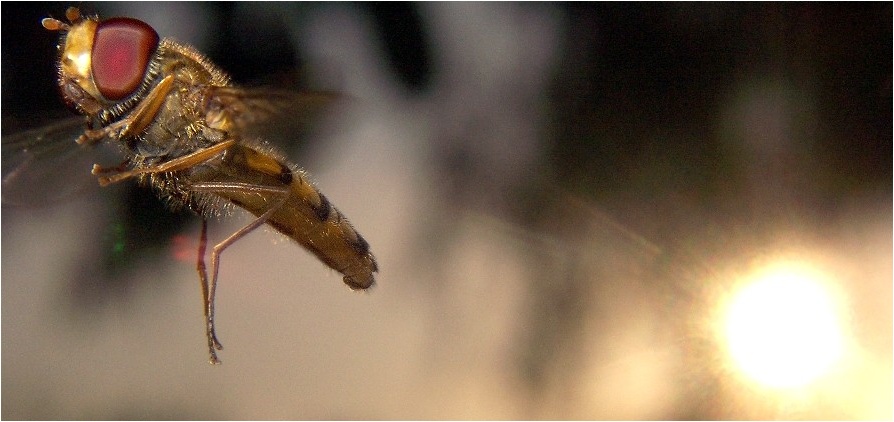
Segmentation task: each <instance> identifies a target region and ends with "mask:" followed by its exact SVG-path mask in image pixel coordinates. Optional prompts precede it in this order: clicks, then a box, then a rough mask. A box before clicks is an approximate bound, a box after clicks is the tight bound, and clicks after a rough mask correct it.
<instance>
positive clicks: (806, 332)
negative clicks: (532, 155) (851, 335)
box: [724, 265, 843, 388]
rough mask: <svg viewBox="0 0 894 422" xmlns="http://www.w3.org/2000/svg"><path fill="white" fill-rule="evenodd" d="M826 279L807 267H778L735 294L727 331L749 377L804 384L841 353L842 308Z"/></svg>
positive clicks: (771, 384)
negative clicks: (839, 311) (836, 302)
mask: <svg viewBox="0 0 894 422" xmlns="http://www.w3.org/2000/svg"><path fill="white" fill-rule="evenodd" d="M821 279H822V277H821V275H820V274H818V273H816V272H815V271H811V270H810V269H809V268H806V267H803V266H796V265H781V266H774V267H772V268H769V269H765V270H764V271H762V272H760V273H758V274H756V275H755V277H754V278H753V279H752V280H753V281H752V282H750V283H748V284H746V285H744V286H743V288H742V289H741V290H740V291H739V292H738V293H736V294H735V296H734V297H733V298H732V301H731V303H730V305H729V308H728V310H727V314H726V320H725V326H724V334H725V336H726V340H727V346H728V348H729V351H730V354H731V355H732V358H733V360H734V361H735V363H736V365H737V366H738V367H739V369H740V370H741V371H742V372H743V373H744V374H745V375H746V376H748V377H749V378H751V379H753V380H755V381H757V382H759V383H761V384H763V385H765V386H768V387H773V388H793V387H800V386H803V385H805V384H807V383H809V382H811V381H813V380H814V379H816V378H817V377H819V376H821V375H823V374H824V373H825V372H826V371H827V370H828V369H829V368H830V367H831V366H832V364H833V363H835V362H836V361H837V360H838V359H839V358H840V357H841V354H842V349H843V338H842V332H841V326H840V322H839V317H838V315H837V312H838V310H837V309H836V306H835V302H834V300H833V298H832V296H831V294H830V292H829V291H828V290H827V289H826V288H825V287H824V285H823V284H822V282H821Z"/></svg>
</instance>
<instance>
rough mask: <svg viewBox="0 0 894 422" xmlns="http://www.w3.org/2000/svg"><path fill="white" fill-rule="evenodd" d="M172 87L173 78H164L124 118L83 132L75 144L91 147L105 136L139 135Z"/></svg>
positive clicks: (152, 118)
mask: <svg viewBox="0 0 894 422" xmlns="http://www.w3.org/2000/svg"><path fill="white" fill-rule="evenodd" d="M173 85H174V76H173V75H168V76H166V77H165V78H164V79H162V80H161V82H159V83H158V84H157V85H155V87H154V88H152V90H151V91H149V93H148V94H146V98H145V99H144V100H143V101H140V103H139V105H137V107H136V108H135V109H134V111H133V112H131V113H130V114H129V115H128V116H127V117H126V118H124V119H122V120H120V121H118V122H115V123H113V124H110V125H108V126H105V127H103V128H100V129H87V130H85V131H84V133H83V134H82V135H81V136H80V137H78V139H77V143H78V144H80V145H84V144H87V145H92V144H95V143H96V142H99V141H100V140H101V139H102V138H105V137H106V136H109V137H112V138H116V139H117V138H121V137H126V136H131V135H132V134H136V133H140V132H141V131H142V130H143V129H145V128H146V126H148V125H149V124H150V123H151V122H152V121H153V120H154V119H155V115H156V114H158V111H159V109H161V106H162V104H164V101H165V99H166V98H167V96H168V93H169V92H170V91H171V89H172V88H173Z"/></svg>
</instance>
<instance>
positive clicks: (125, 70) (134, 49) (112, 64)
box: [93, 18, 158, 100]
mask: <svg viewBox="0 0 894 422" xmlns="http://www.w3.org/2000/svg"><path fill="white" fill-rule="evenodd" d="M156 46H158V33H156V32H155V30H154V29H152V27H151V26H149V25H148V24H146V23H145V22H142V21H138V20H136V19H130V18H113V19H109V20H107V21H103V22H100V24H99V27H97V28H96V36H95V38H94V39H93V80H94V81H95V82H96V88H97V89H99V92H100V93H101V94H102V95H103V96H104V97H106V99H109V100H121V99H123V98H125V97H127V96H129V95H131V94H133V93H134V91H136V90H137V88H138V87H139V86H140V83H141V82H142V81H143V77H144V76H145V75H146V70H147V67H148V66H149V60H150V59H151V58H152V53H154V52H155V47H156Z"/></svg>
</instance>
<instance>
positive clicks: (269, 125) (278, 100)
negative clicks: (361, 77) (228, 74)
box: [210, 87, 345, 151]
mask: <svg viewBox="0 0 894 422" xmlns="http://www.w3.org/2000/svg"><path fill="white" fill-rule="evenodd" d="M344 98H345V97H344V96H343V95H341V94H338V93H334V92H297V91H288V90H279V89H274V88H266V87H255V88H242V87H217V88H214V89H213V90H212V91H211V104H210V107H220V108H221V109H224V110H226V111H227V114H229V115H230V116H232V117H233V120H234V123H235V125H236V128H237V130H238V131H239V133H241V134H242V136H243V137H248V138H260V139H266V140H270V141H273V142H275V143H277V144H278V145H279V146H280V147H282V148H283V149H284V150H287V151H294V150H295V149H296V148H300V141H301V140H303V139H306V138H307V137H308V135H310V134H311V133H313V131H314V130H315V129H317V127H318V124H319V123H320V122H321V121H323V120H324V119H323V118H324V116H325V115H326V114H328V113H329V112H331V111H333V110H334V109H335V108H336V106H337V105H338V104H339V103H340V102H342V100H344Z"/></svg>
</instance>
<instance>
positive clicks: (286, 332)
mask: <svg viewBox="0 0 894 422" xmlns="http://www.w3.org/2000/svg"><path fill="white" fill-rule="evenodd" d="M69 5H70V4H68V3H4V4H3V7H2V9H0V12H2V109H3V135H4V138H5V137H6V136H7V135H8V134H13V133H16V132H20V131H22V130H24V129H26V128H29V127H34V126H35V125H39V124H44V123H46V121H48V120H51V119H52V118H55V117H62V118H64V117H65V116H70V115H71V112H69V111H67V110H66V108H65V106H64V104H63V103H62V101H61V100H60V98H59V94H58V91H57V88H56V84H55V68H54V66H55V65H54V60H55V57H56V43H57V41H58V34H56V33H52V32H49V31H46V30H44V29H43V28H42V27H41V26H40V19H42V18H44V17H47V16H54V17H57V18H60V19H61V18H63V17H64V11H65V9H66V7H68V6H69ZM78 6H79V7H80V8H81V10H82V12H83V13H85V14H94V13H98V14H100V15H101V16H103V17H112V16H131V17H136V18H139V19H141V20H144V21H146V22H148V23H149V24H151V25H152V26H153V27H154V28H156V30H157V31H158V32H159V34H160V35H161V36H169V37H173V38H175V39H177V40H179V41H182V42H185V43H189V44H192V45H194V46H196V47H197V48H198V49H199V50H200V51H202V52H204V53H206V54H207V55H208V56H209V57H210V58H211V59H212V61H214V62H215V63H217V64H218V65H220V66H221V67H222V68H224V69H225V70H227V71H228V72H230V73H231V75H232V76H233V78H234V80H235V81H236V82H237V83H242V84H258V83H264V84H272V85H277V86H280V87H289V88H291V87H293V86H297V87H299V88H300V89H311V90H335V91H339V92H342V93H344V94H346V96H348V97H349V98H350V101H347V104H344V105H343V106H341V107H338V110H337V111H334V112H332V113H328V114H327V115H326V116H325V117H321V118H320V121H319V124H317V125H315V128H314V130H313V131H310V132H309V134H303V133H302V134H301V136H298V135H297V134H295V133H283V134H280V135H279V136H278V137H279V138H281V139H279V140H278V141H279V142H280V143H281V145H283V148H284V149H286V150H287V151H288V154H289V156H290V158H291V159H293V160H294V162H296V163H297V164H299V165H300V166H302V167H304V168H305V169H306V170H307V171H308V172H309V173H310V174H311V176H312V178H313V180H315V181H316V182H317V184H318V186H319V187H320V189H321V190H322V191H323V192H325V194H326V195H327V196H328V197H329V198H330V200H331V201H332V203H333V204H335V205H336V206H337V207H338V208H339V209H340V210H341V211H343V213H344V214H345V215H347V216H348V218H350V219H351V221H352V222H353V223H354V225H355V227H357V229H358V231H359V232H360V233H362V234H363V236H364V237H365V238H366V239H367V240H368V241H369V243H370V244H371V246H372V251H373V253H374V254H375V255H376V257H377V259H378V261H379V267H380V270H381V271H380V273H379V274H378V277H377V281H378V284H377V285H376V286H375V287H374V288H373V289H371V291H369V292H361V293H357V292H351V291H350V290H349V289H348V288H347V287H346V286H344V285H343V283H342V282H341V277H340V275H338V274H336V273H335V272H334V271H332V270H330V269H328V268H327V267H325V265H323V264H322V263H320V262H318V261H317V260H315V259H314V258H313V257H312V256H311V255H310V254H308V253H306V252H305V251H304V250H302V249H301V247H300V246H298V245H296V244H294V243H293V242H291V241H289V240H288V239H285V238H283V237H282V236H280V235H278V234H276V233H275V232H273V231H272V230H263V231H257V232H254V233H252V234H251V235H249V236H247V237H246V238H244V239H242V240H240V241H239V242H237V243H236V244H235V245H234V246H232V247H231V248H229V249H227V250H226V252H225V253H224V254H223V255H222V261H221V267H220V284H219V289H218V294H217V320H216V323H217V332H218V334H219V337H220V339H221V342H222V343H223V344H224V346H225V349H224V350H223V351H222V352H221V353H220V357H221V359H222V361H223V365H221V366H219V367H212V366H210V365H208V363H207V359H208V357H207V350H206V347H205V334H204V328H203V317H202V308H201V295H200V289H199V283H198V280H197V279H198V277H197V276H196V272H195V250H196V247H197V238H198V232H199V222H200V220H199V219H198V218H197V217H195V216H193V215H190V214H188V213H184V212H179V213H172V212H169V211H168V210H166V209H165V207H164V205H163V204H161V203H160V202H159V201H157V200H156V199H155V197H154V194H153V193H152V191H150V190H147V189H145V188H139V187H136V186H133V184H132V183H122V184H120V185H117V186H112V187H109V188H105V189H100V188H99V187H97V186H93V185H92V183H90V184H89V186H86V187H85V188H84V189H80V190H79V194H77V195H71V196H66V197H64V198H62V199H58V200H55V201H49V202H48V203H46V204H42V205H39V206H38V205H27V206H22V205H13V204H12V203H11V202H16V201H9V200H8V196H7V195H4V204H3V208H2V242H3V243H2V402H3V407H2V415H0V416H2V417H3V418H4V419H890V418H892V217H891V216H892V209H891V205H892V196H891V192H892V190H891V189H892V187H891V181H892V173H891V161H892V160H891V157H892V149H891V140H892V131H891V121H892V118H891V116H892V84H891V82H892V68H891V63H892V57H891V52H892V8H891V4H890V3H874V4H848V5H836V4H826V3H823V4H818V3H809V4H805V3H786V4H776V3H759V4H690V3H685V4H678V3H669V4H624V3H620V4H619V3H612V4H573V5H572V4H540V3H534V4H531V3H525V4H517V3H462V4H460V3H447V4H445V3H423V4H416V3H409V4H408V3H398V4H379V3H374V4H368V3H361V4H356V3H347V4H346V3H338V4H316V3H300V4H293V3H278V2H277V3H254V2H252V3H225V4H220V3H174V2H170V3H168V2H166V3H150V2H139V3H82V4H79V5H78ZM12 154H13V153H10V152H8V150H7V149H4V156H3V157H2V159H3V160H4V161H5V163H4V166H6V163H8V162H10V160H11V159H12V158H14V157H12ZM11 157H12V158H11ZM104 164H114V162H104ZM71 168H73V169H74V170H71V169H67V168H62V167H61V166H60V167H55V168H54V167H50V168H49V170H50V171H48V172H47V174H48V175H49V177H47V178H46V180H45V181H44V183H43V184H42V185H41V186H37V185H35V186H31V185H30V184H29V186H28V187H27V189H31V190H33V192H35V195H37V194H39V193H40V192H48V191H51V190H54V189H58V188H59V186H64V185H65V184H66V183H71V182H72V180H71V179H72V177H71V176H69V175H70V174H79V176H78V177H82V178H84V179H86V180H89V178H88V176H89V170H90V168H89V165H88V166H86V167H82V168H81V167H75V166H71ZM78 169H80V170H78ZM4 177H6V174H4ZM18 188H19V189H21V187H18ZM4 189H6V190H9V188H6V187H4ZM248 221H250V220H249V218H248V216H247V215H245V214H244V213H236V214H234V215H233V216H231V217H229V218H225V219H221V220H219V221H212V222H211V225H210V239H211V241H212V242H217V241H220V240H222V239H223V238H225V237H226V236H228V235H229V234H230V233H232V232H233V231H235V230H237V229H238V228H239V227H241V225H244V224H246V223H247V222H248Z"/></svg>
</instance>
